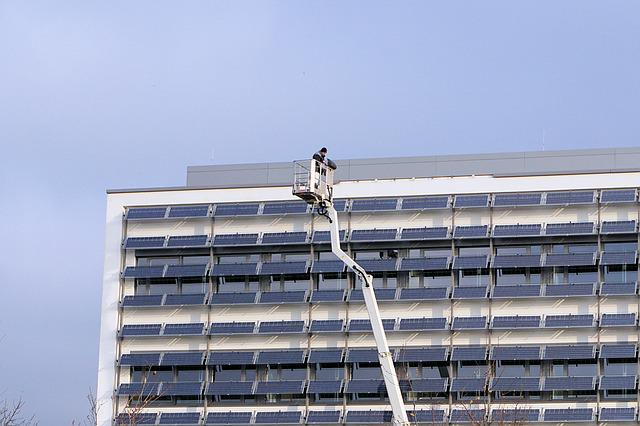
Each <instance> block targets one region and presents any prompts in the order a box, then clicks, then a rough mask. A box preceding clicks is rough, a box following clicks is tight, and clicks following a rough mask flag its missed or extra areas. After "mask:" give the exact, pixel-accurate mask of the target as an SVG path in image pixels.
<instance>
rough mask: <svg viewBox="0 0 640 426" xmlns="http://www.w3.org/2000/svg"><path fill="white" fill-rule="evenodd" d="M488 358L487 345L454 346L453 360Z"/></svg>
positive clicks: (481, 359) (480, 359)
mask: <svg viewBox="0 0 640 426" xmlns="http://www.w3.org/2000/svg"><path fill="white" fill-rule="evenodd" d="M486 359H487V348H486V346H454V348H453V350H452V352H451V361H483V360H486Z"/></svg>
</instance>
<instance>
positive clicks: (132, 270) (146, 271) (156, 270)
mask: <svg viewBox="0 0 640 426" xmlns="http://www.w3.org/2000/svg"><path fill="white" fill-rule="evenodd" d="M163 273H164V266H127V267H126V268H125V270H124V274H123V276H124V277H125V278H162V274H163Z"/></svg>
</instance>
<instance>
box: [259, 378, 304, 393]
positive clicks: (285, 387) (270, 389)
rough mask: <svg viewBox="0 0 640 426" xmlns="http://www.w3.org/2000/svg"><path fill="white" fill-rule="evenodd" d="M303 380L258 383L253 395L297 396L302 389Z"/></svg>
mask: <svg viewBox="0 0 640 426" xmlns="http://www.w3.org/2000/svg"><path fill="white" fill-rule="evenodd" d="M304 383H305V381H304V380H283V381H274V382H258V384H257V386H256V390H255V391H254V392H253V393H254V394H255V395H267V394H299V393H302V392H303V391H302V389H303V388H304Z"/></svg>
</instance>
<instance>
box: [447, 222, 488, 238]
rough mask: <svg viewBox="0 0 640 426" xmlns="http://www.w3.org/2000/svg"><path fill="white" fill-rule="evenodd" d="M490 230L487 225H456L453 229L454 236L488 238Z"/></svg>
mask: <svg viewBox="0 0 640 426" xmlns="http://www.w3.org/2000/svg"><path fill="white" fill-rule="evenodd" d="M488 232H489V229H488V227H487V225H479V226H456V227H455V228H454V230H453V238H486V237H487V233H488Z"/></svg>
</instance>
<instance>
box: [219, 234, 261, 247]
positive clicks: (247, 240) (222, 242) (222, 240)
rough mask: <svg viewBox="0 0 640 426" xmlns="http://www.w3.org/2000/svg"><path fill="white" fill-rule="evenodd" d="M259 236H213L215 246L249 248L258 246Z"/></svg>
mask: <svg viewBox="0 0 640 426" xmlns="http://www.w3.org/2000/svg"><path fill="white" fill-rule="evenodd" d="M257 242H258V234H218V235H214V236H213V243H212V244H213V245H214V246H249V245H254V244H257Z"/></svg>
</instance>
